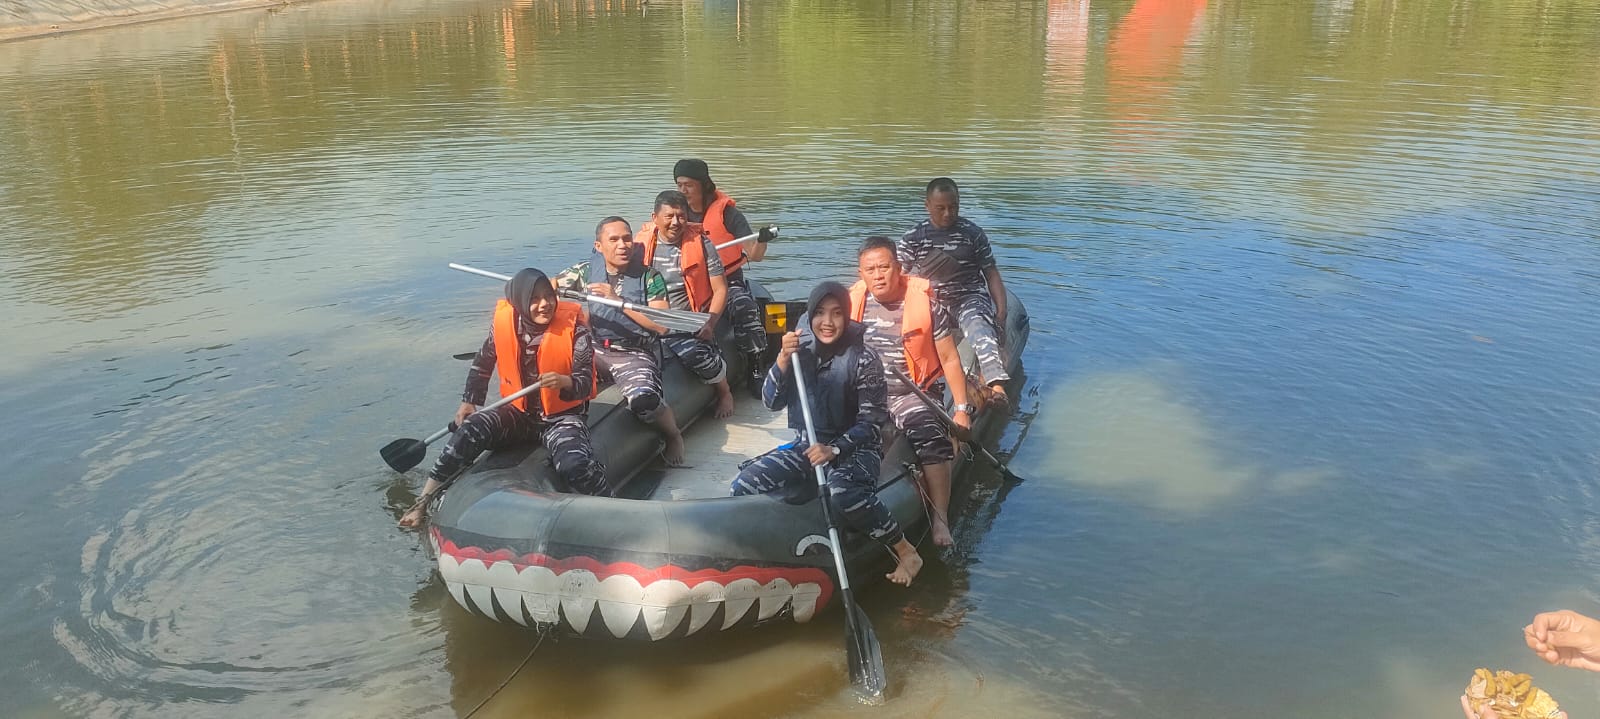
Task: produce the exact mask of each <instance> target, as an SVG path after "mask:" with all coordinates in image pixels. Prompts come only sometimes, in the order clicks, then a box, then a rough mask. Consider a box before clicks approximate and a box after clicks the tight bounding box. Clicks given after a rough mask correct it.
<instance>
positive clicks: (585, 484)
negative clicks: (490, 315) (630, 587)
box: [400, 267, 610, 527]
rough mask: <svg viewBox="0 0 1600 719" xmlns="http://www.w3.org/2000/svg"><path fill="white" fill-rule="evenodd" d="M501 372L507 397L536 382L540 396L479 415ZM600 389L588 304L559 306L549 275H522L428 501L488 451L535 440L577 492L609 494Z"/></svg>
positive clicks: (413, 522)
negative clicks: (594, 421) (598, 424)
mask: <svg viewBox="0 0 1600 719" xmlns="http://www.w3.org/2000/svg"><path fill="white" fill-rule="evenodd" d="M496 372H498V373H499V374H500V396H501V397H506V396H509V395H511V394H515V393H516V392H518V391H519V390H521V389H522V388H523V387H526V386H528V383H530V382H531V383H534V384H537V385H539V387H540V389H539V391H538V392H534V393H532V394H529V395H527V396H525V397H522V398H520V399H518V400H516V401H515V402H512V403H511V404H507V405H502V406H500V407H497V408H495V409H493V410H490V411H488V412H479V411H478V407H479V406H481V405H482V404H483V402H484V399H485V397H486V396H487V395H488V392H489V376H490V375H491V374H494V373H496ZM594 388H595V374H594V352H593V351H592V350H591V349H590V339H589V325H588V322H587V321H586V320H585V318H584V316H583V305H580V304H577V303H573V302H561V301H559V300H557V299H556V290H555V287H554V286H552V285H551V284H550V279H549V278H547V277H545V275H544V273H543V272H540V271H538V270H536V269H533V268H531V267H530V268H526V269H524V270H522V271H521V272H518V273H517V274H516V275H515V276H513V277H512V278H511V281H509V282H507V283H506V296H505V297H504V298H503V299H501V300H499V301H497V302H496V303H495V308H494V319H493V320H492V322H491V324H490V330H489V338H488V339H486V340H484V342H483V347H482V348H480V349H479V350H478V356H477V357H476V358H474V359H473V361H472V367H471V368H470V369H468V370H467V388H466V391H464V392H463V393H462V395H461V399H462V403H461V407H460V409H458V410H456V424H457V425H458V427H457V429H456V432H455V434H454V435H453V436H452V437H450V441H449V442H448V443H446V444H445V446H444V451H443V452H440V453H439V461H438V462H437V463H436V464H434V466H433V470H432V471H430V472H428V482H427V484H426V486H424V487H423V490H422V491H423V496H427V495H429V494H431V493H433V492H434V491H435V490H437V489H438V488H439V486H440V485H441V484H443V483H445V482H448V481H451V480H453V479H454V478H455V476H456V475H457V474H458V473H460V472H462V471H465V470H466V469H467V467H469V466H471V464H472V462H473V461H474V460H476V459H477V458H478V455H480V454H482V453H483V452H484V450H489V449H495V448H497V447H504V446H507V445H511V444H516V443H520V442H528V441H532V440H533V439H535V438H537V439H538V440H539V441H541V442H543V443H544V446H545V447H546V448H547V449H548V450H549V451H550V461H551V462H552V463H553V464H554V465H555V468H556V474H557V475H559V476H560V477H561V478H562V479H563V480H565V481H566V483H567V485H568V486H569V487H570V488H571V489H572V490H573V491H574V492H581V493H583V494H598V495H605V494H609V493H610V490H609V489H608V488H607V486H606V468H605V465H604V464H602V463H601V462H600V460H599V459H597V458H596V457H595V456H594V450H593V447H591V446H590V444H589V426H588V424H587V423H586V422H585V421H584V417H585V415H586V414H588V408H589V399H590V398H592V397H594ZM426 512H427V508H426V507H425V506H424V505H422V504H421V503H419V504H418V505H417V506H415V507H412V508H411V511H409V512H406V514H405V516H403V517H401V518H400V526H402V527H415V526H417V525H419V524H421V523H422V520H423V517H424V516H425V514H426Z"/></svg>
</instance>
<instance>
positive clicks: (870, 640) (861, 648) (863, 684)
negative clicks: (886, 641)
mask: <svg viewBox="0 0 1600 719" xmlns="http://www.w3.org/2000/svg"><path fill="white" fill-rule="evenodd" d="M790 360H791V363H790V366H791V367H792V368H793V369H794V382H795V389H796V391H798V392H799V393H800V413H801V415H803V416H804V417H805V419H806V437H807V438H809V439H810V440H811V441H813V442H815V441H816V438H817V427H816V423H814V422H812V421H811V400H810V399H809V398H808V397H807V395H806V373H805V369H804V368H803V367H802V366H801V362H800V357H799V356H798V353H796V355H795V356H793V357H790ZM811 468H812V469H813V470H815V471H816V474H817V491H818V493H819V494H820V497H819V498H818V499H819V501H820V502H821V504H822V516H823V518H824V519H825V520H826V521H827V522H828V541H829V542H830V543H831V549H832V551H833V568H834V569H835V570H837V571H838V572H839V595H840V596H842V597H844V642H845V652H846V654H847V655H848V656H849V662H850V683H851V684H852V685H854V687H855V690H856V698H857V699H860V700H861V701H863V702H865V703H868V704H881V703H883V691H884V688H885V686H886V685H887V684H888V680H887V679H886V678H885V677H884V671H883V651H882V650H881V649H880V648H879V647H878V636H877V634H875V633H874V632H873V631H872V622H870V621H867V614H866V612H863V611H861V607H860V605H857V604H856V599H855V595H853V594H851V593H850V576H849V575H848V574H846V573H845V569H844V549H843V547H844V545H843V544H842V543H840V542H839V525H838V523H837V522H835V521H834V518H833V506H832V504H833V503H832V502H831V501H829V499H828V476H827V474H825V473H824V472H823V471H822V468H821V467H818V466H816V465H812V467H811Z"/></svg>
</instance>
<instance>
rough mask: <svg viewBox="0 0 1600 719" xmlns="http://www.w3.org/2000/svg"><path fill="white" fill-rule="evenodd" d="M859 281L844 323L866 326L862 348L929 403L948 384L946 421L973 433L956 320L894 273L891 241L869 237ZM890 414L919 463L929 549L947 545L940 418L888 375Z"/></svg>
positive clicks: (945, 438) (947, 466) (923, 287)
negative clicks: (929, 508)
mask: <svg viewBox="0 0 1600 719" xmlns="http://www.w3.org/2000/svg"><path fill="white" fill-rule="evenodd" d="M857 271H858V272H859V274H860V276H861V281H860V282H857V283H856V284H855V286H854V287H851V288H850V319H852V320H855V321H857V322H860V323H862V324H863V325H864V326H865V327H866V343H867V346H868V347H871V348H872V349H873V350H874V351H876V352H877V353H878V357H879V359H881V360H882V361H883V366H884V371H885V372H886V373H888V372H889V370H890V369H898V370H900V371H901V372H903V373H905V376H907V377H910V378H911V381H913V382H916V383H917V386H919V387H921V388H922V389H923V391H925V392H927V393H928V394H929V395H930V396H932V397H943V396H944V389H943V387H941V386H940V383H941V380H944V379H948V381H949V384H950V397H951V398H952V399H954V400H955V414H954V416H953V417H952V419H954V420H955V422H956V424H958V425H960V426H961V427H963V428H970V427H972V413H973V412H975V411H976V410H975V408H973V406H972V405H970V404H967V377H966V372H964V371H962V369H961V355H960V354H959V353H957V352H956V341H955V338H954V337H952V336H951V335H952V334H953V333H954V331H955V322H954V321H952V320H951V318H950V312H949V310H947V309H946V308H945V307H944V305H942V304H940V303H939V302H938V301H936V300H935V299H934V296H933V289H932V288H931V287H930V286H929V284H928V281H927V280H925V279H922V278H920V277H907V276H906V275H905V274H904V273H902V272H901V271H900V261H899V260H898V258H896V256H895V248H894V241H893V240H890V239H889V238H887V237H868V238H867V240H866V242H864V243H862V245H861V251H860V252H859V253H857ZM884 379H885V381H886V382H887V386H888V394H889V416H890V418H892V419H893V420H894V426H895V427H896V428H898V429H899V430H900V432H901V434H904V435H905V436H906V439H908V440H909V441H910V442H911V447H912V449H913V450H915V451H916V453H917V462H918V463H919V464H921V465H922V485H923V489H924V490H925V493H926V494H927V496H928V500H929V503H930V504H932V505H933V513H932V517H931V519H932V524H933V526H932V527H931V533H932V536H933V543H934V544H936V545H939V546H941V547H948V546H950V545H951V544H953V543H954V540H953V539H952V538H951V536H950V520H949V513H948V512H949V506H950V470H951V465H952V463H953V462H954V461H955V458H956V454H955V445H954V444H952V443H951V439H950V430H949V429H948V428H946V427H945V423H944V420H943V419H941V418H940V417H939V415H938V414H937V413H935V412H934V410H933V409H932V408H930V407H928V405H926V404H924V403H923V401H922V398H921V397H919V396H918V395H917V393H916V392H915V391H913V390H912V388H911V386H910V385H908V384H906V383H905V382H904V381H903V380H901V379H900V377H898V376H896V375H894V374H892V373H889V374H887V376H886V377H885V378H884Z"/></svg>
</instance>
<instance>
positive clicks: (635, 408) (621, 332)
mask: <svg viewBox="0 0 1600 719" xmlns="http://www.w3.org/2000/svg"><path fill="white" fill-rule="evenodd" d="M634 248H635V245H634V242H633V228H632V227H631V226H630V225H629V224H628V222H627V220H624V219H622V218H621V217H618V216H616V215H612V216H611V217H607V218H605V219H603V220H601V221H600V224H598V225H596V226H595V228H594V252H593V253H592V254H591V255H590V257H589V259H587V260H584V261H583V262H579V263H578V264H576V265H573V266H572V267H569V268H567V269H565V270H562V271H561V273H560V274H557V275H556V281H555V284H556V287H557V288H559V289H561V290H562V291H566V292H576V293H587V294H591V295H599V296H601V297H607V298H610V299H621V300H625V301H627V302H632V303H634V304H637V305H646V306H650V307H655V308H658V309H666V308H667V282H666V280H665V279H663V278H662V277H661V273H660V272H657V271H656V270H654V269H652V268H650V267H645V266H644V264H643V263H642V262H641V261H640V258H639V255H638V253H637V252H635V251H634ZM589 326H590V331H591V333H592V334H593V336H594V343H595V348H594V359H595V365H596V367H597V369H598V370H599V374H600V377H601V378H602V379H609V380H610V381H611V382H613V383H615V384H616V385H617V387H618V388H619V389H621V390H622V399H623V401H624V402H625V403H627V405H628V411H630V412H632V413H633V416H635V417H638V418H639V421H641V422H645V423H649V424H654V425H656V427H657V428H659V429H660V430H661V434H662V436H663V438H664V439H665V440H666V447H665V448H664V449H663V450H662V453H661V458H662V460H663V461H665V462H666V463H667V465H668V466H670V467H680V466H683V433H682V432H681V431H679V429H678V420H677V417H676V416H674V415H673V413H672V406H671V405H669V404H667V403H666V402H665V401H664V399H663V397H662V392H661V359H660V352H659V349H660V348H659V343H658V341H657V338H658V337H659V336H660V335H663V334H666V332H667V328H665V327H662V326H661V325H658V324H656V323H655V322H652V321H650V319H649V318H647V317H645V316H643V315H640V314H639V313H637V312H634V311H632V310H621V309H617V308H614V307H611V306H609V305H604V304H600V303H598V302H591V303H589Z"/></svg>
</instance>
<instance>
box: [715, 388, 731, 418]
mask: <svg viewBox="0 0 1600 719" xmlns="http://www.w3.org/2000/svg"><path fill="white" fill-rule="evenodd" d="M714 415H715V416H716V418H717V419H727V418H729V417H732V416H733V392H731V391H729V389H728V381H727V380H723V381H721V382H719V383H717V411H716V412H715V413H714Z"/></svg>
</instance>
